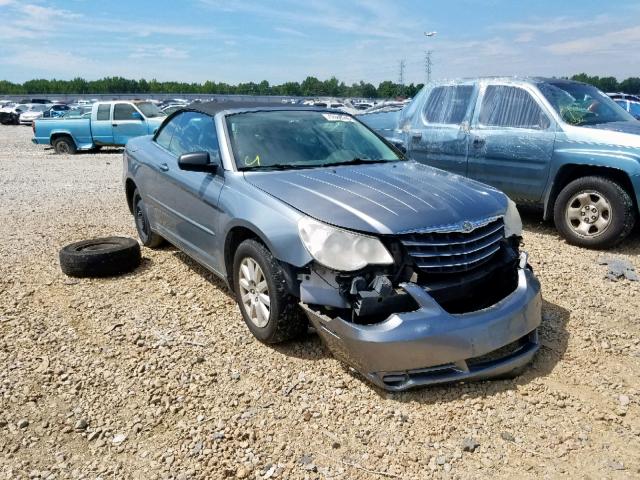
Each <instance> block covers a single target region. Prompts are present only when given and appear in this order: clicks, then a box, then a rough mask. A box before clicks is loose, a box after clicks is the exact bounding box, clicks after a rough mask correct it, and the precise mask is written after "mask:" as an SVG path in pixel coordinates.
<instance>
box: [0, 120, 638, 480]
mask: <svg viewBox="0 0 640 480" xmlns="http://www.w3.org/2000/svg"><path fill="white" fill-rule="evenodd" d="M30 137H31V129H29V128H26V127H9V126H2V127H0V207H1V208H0V257H1V258H2V261H1V262H0V478H11V479H13V478H74V479H80V478H102V479H112V478H118V479H120V478H139V479H152V478H176V479H188V478H226V477H230V478H251V479H254V478H256V479H257V478H265V479H266V478H310V479H313V478H340V479H360V478H362V479H364V478H367V479H368V478H405V479H420V478H441V477H442V478H486V477H490V476H491V477H496V478H514V477H516V478H556V477H563V476H576V477H580V478H638V475H640V415H638V414H639V413H640V380H639V377H638V371H640V335H639V333H640V282H630V281H628V280H622V281H618V282H612V281H610V280H606V279H605V278H604V277H605V273H606V268H607V267H605V266H602V265H599V264H598V263H597V258H598V256H599V253H598V252H593V251H587V250H582V249H579V248H575V247H571V246H568V245H566V244H565V243H564V242H563V241H562V240H561V239H560V238H559V237H558V236H557V234H556V233H555V231H554V230H553V228H552V227H551V226H550V225H548V224H543V223H541V221H540V220H539V215H538V214H536V213H527V214H526V215H525V218H524V220H525V242H526V249H527V250H528V251H529V252H530V254H531V259H532V264H533V266H534V269H535V271H536V272H537V274H538V276H539V278H540V280H541V282H542V286H543V294H544V298H545V303H544V320H543V326H542V330H541V337H542V343H543V347H542V349H541V352H540V353H539V354H538V355H537V357H536V359H535V361H534V363H533V365H532V367H531V368H530V369H529V370H527V372H526V373H525V374H524V375H522V376H521V377H519V378H518V379H516V380H514V381H492V382H482V383H472V384H467V385H450V386H444V387H438V388H428V389H421V390H417V391H412V392H409V393H403V394H388V393H385V392H382V391H379V390H377V389H375V388H373V387H372V386H370V385H369V384H367V383H365V382H363V381H362V380H361V379H360V378H358V377H357V376H355V375H353V374H351V373H350V372H349V371H348V370H347V369H346V368H344V367H343V366H342V365H341V364H340V363H339V362H338V361H336V360H335V359H333V358H332V357H331V356H330V355H329V354H328V352H327V351H326V350H325V349H324V348H323V346H322V344H321V343H320V341H319V339H318V338H317V336H315V335H309V336H308V338H306V339H304V340H301V341H299V342H295V343H290V344H286V345H283V346H277V347H269V346H265V345H262V344H260V343H258V342H257V341H256V340H254V339H253V337H252V336H251V335H250V333H249V331H248V330H247V329H246V327H245V326H244V324H243V321H242V318H241V316H240V313H239V310H238V308H237V307H236V305H235V302H234V300H233V299H232V298H231V297H230V296H229V293H228V291H227V290H225V288H224V287H223V285H222V283H221V282H220V281H218V280H217V279H216V278H214V277H213V276H212V275H211V274H209V273H207V272H206V271H204V270H203V269H202V268H201V267H199V266H198V265H197V264H195V263H194V262H193V261H191V260H189V259H188V258H187V257H186V256H185V255H183V254H182V253H180V252H179V251H177V250H176V249H174V248H171V247H167V248H164V249H161V250H157V251H152V250H149V249H143V257H144V260H143V265H142V266H141V267H140V268H139V269H138V270H136V271H135V272H133V273H131V274H129V275H125V276H122V277H119V278H112V279H102V280H92V279H82V280H75V279H71V278H67V277H65V276H64V275H63V274H62V273H61V272H60V268H59V265H58V260H57V254H58V249H59V248H60V247H62V246H63V245H65V244H67V243H69V242H72V241H76V240H81V239H85V238H90V237H96V236H109V235H127V236H135V230H134V228H133V221H132V218H131V216H130V215H129V212H128V210H127V207H126V203H125V199H124V194H123V191H122V186H121V178H120V177H121V172H122V164H121V163H122V160H121V152H120V151H119V150H117V149H114V150H110V151H105V152H103V153H100V154H79V155H76V156H58V155H55V154H54V153H53V151H52V150H50V149H45V148H43V147H42V146H36V145H32V144H31V143H30ZM639 252H640V235H639V234H638V232H637V231H636V232H635V233H634V238H633V239H632V240H630V241H627V242H626V243H625V244H624V245H622V246H621V247H620V248H618V249H616V250H614V251H613V252H611V253H613V254H614V255H616V256H620V257H622V258H624V259H627V260H629V261H631V262H632V263H633V264H634V265H635V267H636V269H638V270H640V261H639V260H638V253H639Z"/></svg>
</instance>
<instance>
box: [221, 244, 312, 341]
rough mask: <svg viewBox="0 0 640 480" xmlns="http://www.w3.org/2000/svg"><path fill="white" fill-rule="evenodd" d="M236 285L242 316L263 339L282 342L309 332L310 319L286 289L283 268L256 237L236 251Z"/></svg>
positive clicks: (234, 275)
mask: <svg viewBox="0 0 640 480" xmlns="http://www.w3.org/2000/svg"><path fill="white" fill-rule="evenodd" d="M233 284H234V285H233V286H234V290H235V294H236V299H237V301H238V305H239V306H240V312H241V313H242V317H243V318H244V321H245V323H246V324H247V326H248V327H249V330H251V333H253V335H254V336H255V337H256V338H257V339H258V340H260V341H261V342H264V343H278V342H283V341H285V340H289V339H291V338H294V337H297V336H299V335H301V334H303V333H304V332H306V330H307V318H306V316H305V314H304V313H303V312H302V310H301V309H300V307H299V306H298V301H297V299H296V298H295V297H294V296H292V295H290V294H289V293H288V292H287V290H286V286H285V285H286V280H285V277H284V272H283V271H282V267H281V266H280V264H279V263H278V261H277V260H276V259H275V258H274V257H273V255H271V252H269V250H268V249H267V248H266V247H265V246H264V245H262V244H261V243H259V242H257V241H256V240H245V241H244V242H242V243H241V244H240V246H239V247H238V249H237V250H236V253H235V256H234V261H233Z"/></svg>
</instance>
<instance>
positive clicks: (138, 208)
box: [131, 189, 164, 248]
mask: <svg viewBox="0 0 640 480" xmlns="http://www.w3.org/2000/svg"><path fill="white" fill-rule="evenodd" d="M131 204H132V206H133V216H134V219H135V222H136V230H137V232H138V237H139V238H140V241H141V242H142V245H144V246H145V247H149V248H157V247H159V246H160V245H162V244H163V243H164V238H162V237H161V236H160V235H158V234H157V233H156V232H154V231H153V230H152V229H151V223H149V216H148V215H147V207H146V206H145V204H144V201H143V200H142V196H141V195H140V192H139V191H138V189H136V190H135V191H134V192H133V201H132V202H131Z"/></svg>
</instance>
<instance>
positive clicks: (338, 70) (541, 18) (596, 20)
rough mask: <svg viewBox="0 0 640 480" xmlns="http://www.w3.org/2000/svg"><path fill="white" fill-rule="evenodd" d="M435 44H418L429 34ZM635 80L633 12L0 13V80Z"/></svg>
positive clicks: (450, 2) (377, 1) (317, 6)
mask: <svg viewBox="0 0 640 480" xmlns="http://www.w3.org/2000/svg"><path fill="white" fill-rule="evenodd" d="M433 30H435V31H437V32H438V34H437V36H436V37H433V38H426V37H424V35H423V32H424V31H433ZM427 48H429V49H431V50H433V56H432V58H433V77H434V78H437V79H445V78H454V77H460V76H476V75H535V74H540V75H556V76H561V75H571V74H573V73H578V72H582V71H584V72H587V73H589V74H594V75H601V76H604V75H613V76H616V77H618V78H619V79H623V78H626V77H628V76H640V53H639V52H640V3H639V2H637V0H628V1H627V0H617V1H615V2H613V1H611V2H603V1H594V0H576V1H564V2H563V1H561V0H554V1H551V0H541V1H535V2H534V1H526V2H524V1H517V0H484V1H480V0H474V1H472V0H457V1H456V0H447V1H430V0H424V1H418V0H406V1H403V0H396V1H383V0H273V1H266V0H265V1H258V0H244V1H243V0H235V1H232V0H191V1H189V0H181V1H175V0H174V1H170V0H128V1H126V2H125V1H120V0H108V1H92V0H65V1H60V0H57V1H56V0H0V59H1V60H0V79H6V80H11V81H24V80H27V79H30V78H52V77H55V78H64V79H68V78H72V77H75V76H82V77H85V78H87V79H94V78H100V77H103V76H114V75H119V76H124V77H129V78H147V79H151V78H156V79H158V80H179V81H198V82H200V81H204V80H214V81H224V82H228V83H237V82H241V81H256V82H257V81H260V80H263V79H266V80H268V81H269V82H271V83H281V82H284V81H289V80H297V81H301V80H303V79H304V78H305V77H306V76H307V75H314V76H317V77H319V78H321V79H325V78H329V77H331V76H336V77H338V78H339V79H340V80H344V81H346V82H348V83H351V82H355V81H358V80H360V79H363V80H366V81H370V82H373V83H378V82H380V81H382V80H394V81H397V80H398V70H399V67H398V65H399V62H400V60H401V59H404V60H405V62H406V70H405V78H406V81H407V82H408V83H409V82H416V83H417V82H422V81H423V80H424V51H425V50H426V49H427Z"/></svg>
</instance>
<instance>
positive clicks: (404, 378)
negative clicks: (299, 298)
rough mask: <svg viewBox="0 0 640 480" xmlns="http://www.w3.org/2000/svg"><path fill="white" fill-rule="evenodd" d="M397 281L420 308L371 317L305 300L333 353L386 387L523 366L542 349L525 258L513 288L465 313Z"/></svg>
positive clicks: (533, 283)
mask: <svg viewBox="0 0 640 480" xmlns="http://www.w3.org/2000/svg"><path fill="white" fill-rule="evenodd" d="M525 263H526V262H525ZM401 288H402V289H403V290H404V292H406V293H407V294H409V295H410V296H411V297H412V299H413V300H414V301H415V304H417V306H418V308H417V309H414V310H412V311H405V312H401V313H392V314H391V315H390V316H388V317H387V318H386V319H384V320H383V321H381V322H379V323H375V324H369V325H363V324H357V323H353V322H350V321H348V319H347V320H345V319H343V318H342V317H340V316H335V317H331V316H330V315H328V314H327V313H326V312H323V311H321V310H320V309H317V308H316V307H313V306H310V305H308V304H305V303H303V304H302V307H303V308H304V310H305V311H306V313H307V316H308V317H309V319H310V321H311V323H312V324H313V325H314V327H315V328H316V330H317V332H318V334H319V335H320V337H321V338H322V340H323V341H324V342H325V344H326V345H327V346H328V348H329V349H330V350H331V351H332V353H333V354H334V355H335V356H336V357H338V358H339V359H341V360H343V361H344V362H346V363H347V364H349V365H351V366H352V367H354V368H355V369H356V370H358V371H359V372H360V373H362V374H363V375H364V376H365V377H366V378H368V379H369V380H370V381H372V382H373V383H374V384H376V385H377V386H379V387H381V388H384V389H386V390H392V391H401V390H406V389H409V388H412V387H417V386H423V385H432V384H438V383H444V382H452V381H460V380H471V379H474V380H476V379H486V378H491V377H495V376H499V375H503V374H505V373H508V372H510V371H512V370H514V369H516V368H518V367H521V366H524V365H526V364H527V363H528V362H530V361H531V359H532V358H533V356H534V354H535V353H536V351H537V350H538V349H539V343H538V336H537V330H536V329H537V327H538V326H539V325H540V321H541V309H542V297H541V294H540V284H539V282H538V281H537V280H536V278H535V277H534V275H533V273H532V272H531V271H530V269H529V268H528V267H526V265H524V264H522V265H521V266H520V267H519V268H518V280H517V287H516V288H515V290H514V291H513V292H511V293H510V294H509V295H508V296H506V297H505V298H503V299H502V300H500V301H498V302H497V303H495V304H494V305H492V306H490V307H488V308H484V309H480V310H478V311H473V312H468V313H463V314H454V313H448V312H447V311H445V310H444V309H443V308H442V307H441V306H440V305H439V304H438V303H437V302H436V301H435V300H434V298H433V297H432V296H431V295H430V294H429V293H428V292H427V291H426V290H425V289H424V288H422V287H420V286H419V285H417V284H415V283H410V282H409V283H403V284H401Z"/></svg>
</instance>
